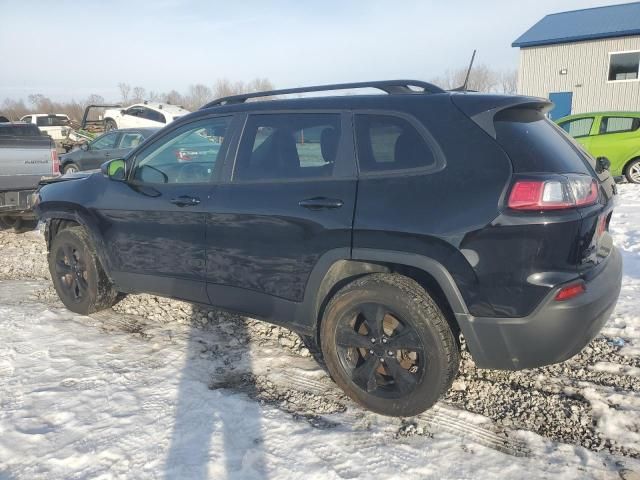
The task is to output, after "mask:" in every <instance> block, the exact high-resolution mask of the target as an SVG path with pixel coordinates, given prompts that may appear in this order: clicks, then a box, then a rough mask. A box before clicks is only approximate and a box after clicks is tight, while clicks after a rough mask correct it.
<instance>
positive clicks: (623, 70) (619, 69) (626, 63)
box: [609, 52, 640, 81]
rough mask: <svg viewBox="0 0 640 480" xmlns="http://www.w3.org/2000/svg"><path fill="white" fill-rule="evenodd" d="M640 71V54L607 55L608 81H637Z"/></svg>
mask: <svg viewBox="0 0 640 480" xmlns="http://www.w3.org/2000/svg"><path fill="white" fill-rule="evenodd" d="M639 70H640V52H623V53H612V54H610V55H609V80H610V81H617V80H637V79H638V71H639Z"/></svg>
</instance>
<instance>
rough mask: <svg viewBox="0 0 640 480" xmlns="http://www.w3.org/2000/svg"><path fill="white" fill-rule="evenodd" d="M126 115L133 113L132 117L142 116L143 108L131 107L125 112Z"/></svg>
mask: <svg viewBox="0 0 640 480" xmlns="http://www.w3.org/2000/svg"><path fill="white" fill-rule="evenodd" d="M124 114H125V115H131V116H132V117H141V116H142V108H140V107H131V108H129V109H127V110H126V111H125V112H124Z"/></svg>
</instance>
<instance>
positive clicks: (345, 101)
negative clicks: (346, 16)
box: [199, 93, 450, 112]
mask: <svg viewBox="0 0 640 480" xmlns="http://www.w3.org/2000/svg"><path fill="white" fill-rule="evenodd" d="M443 95H447V96H448V95H450V94H449V93H433V94H423V93H408V94H393V95H389V94H373V95H332V96H320V97H304V98H275V99H273V100H259V101H247V102H245V103H233V104H228V105H221V106H213V107H207V108H203V109H202V110H199V111H207V112H213V111H215V112H227V111H228V112H240V111H257V110H313V109H319V110H321V109H342V108H392V107H393V106H394V105H397V106H399V105H403V104H406V103H415V102H419V101H424V100H427V99H431V98H433V97H442V96H443Z"/></svg>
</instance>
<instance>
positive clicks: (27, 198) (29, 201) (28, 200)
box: [0, 189, 36, 217]
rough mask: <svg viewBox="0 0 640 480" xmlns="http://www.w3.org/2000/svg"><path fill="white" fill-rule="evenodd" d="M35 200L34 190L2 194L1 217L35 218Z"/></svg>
mask: <svg viewBox="0 0 640 480" xmlns="http://www.w3.org/2000/svg"><path fill="white" fill-rule="evenodd" d="M35 198H36V192H35V190H33V189H30V190H16V191H11V192H0V216H4V215H9V216H20V217H35V214H34V213H33V211H32V207H33V205H34V202H35Z"/></svg>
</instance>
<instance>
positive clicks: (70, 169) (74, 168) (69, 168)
mask: <svg viewBox="0 0 640 480" xmlns="http://www.w3.org/2000/svg"><path fill="white" fill-rule="evenodd" d="M63 171H64V173H65V174H66V173H76V172H79V171H80V168H79V167H78V165H76V164H75V163H67V164H66V165H65V166H64V170H63Z"/></svg>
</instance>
